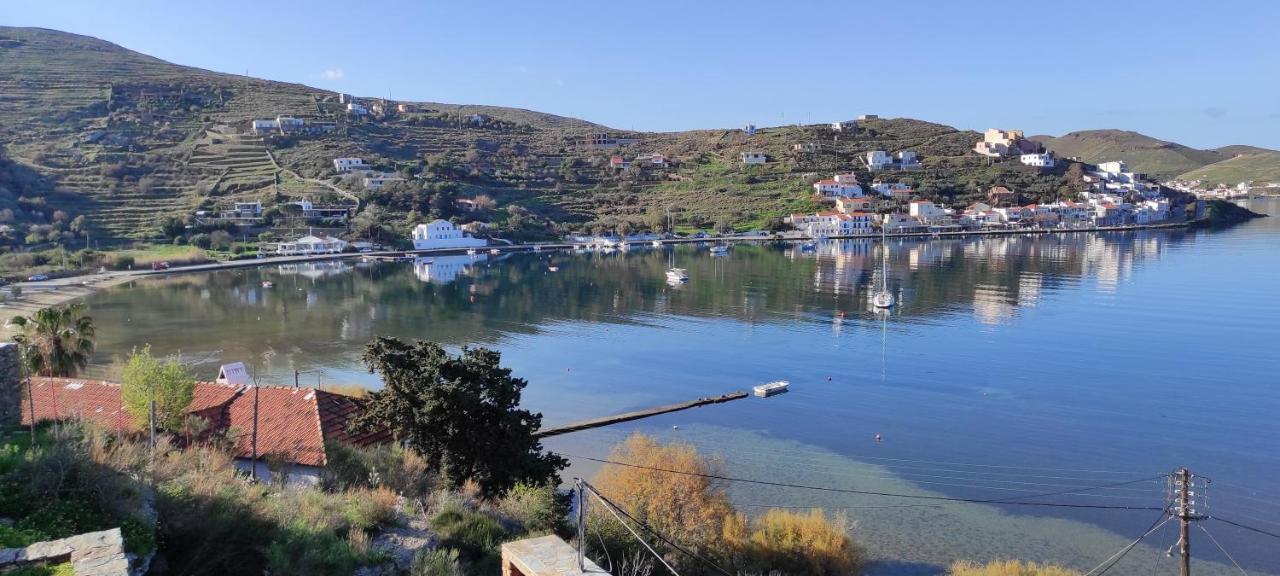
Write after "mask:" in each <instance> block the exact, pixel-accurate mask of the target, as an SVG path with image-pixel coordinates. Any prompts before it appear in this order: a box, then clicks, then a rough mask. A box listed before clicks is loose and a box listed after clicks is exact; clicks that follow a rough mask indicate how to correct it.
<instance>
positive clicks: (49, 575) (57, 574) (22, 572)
mask: <svg viewBox="0 0 1280 576" xmlns="http://www.w3.org/2000/svg"><path fill="white" fill-rule="evenodd" d="M4 576H76V571H75V569H74V568H72V566H71V563H70V562H66V563H63V564H58V565H56V566H23V567H21V568H17V569H14V570H10V571H8V572H5V573H4Z"/></svg>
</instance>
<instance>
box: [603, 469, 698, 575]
mask: <svg viewBox="0 0 1280 576" xmlns="http://www.w3.org/2000/svg"><path fill="white" fill-rule="evenodd" d="M582 485H583V486H588V484H587V483H586V482H583V483H582ZM590 492H591V494H592V495H593V496H595V497H596V498H597V499H598V500H600V502H601V503H603V504H604V507H605V509H607V510H608V511H609V512H610V513H611V514H613V517H614V518H617V519H618V523H619V524H621V525H622V527H623V528H626V529H627V532H630V533H631V535H632V536H635V537H636V541H638V542H640V544H641V545H642V546H644V547H645V548H646V549H648V550H649V553H650V554H653V557H654V558H657V559H658V562H661V563H662V565H663V566H665V567H666V568H667V570H669V571H670V572H671V573H672V574H673V575H674V576H680V573H679V572H676V569H675V568H672V567H671V565H670V564H667V561H666V560H665V559H663V558H662V555H661V554H659V553H658V551H657V550H654V549H653V546H650V545H649V542H648V541H646V540H645V539H644V538H642V537H641V536H640V535H639V534H637V533H636V531H635V530H633V529H632V528H631V525H630V524H627V523H626V522H625V521H623V520H622V517H621V516H619V515H618V512H617V511H616V510H614V509H613V505H612V504H610V503H609V501H608V500H605V499H604V497H602V496H600V494H599V493H597V492H596V491H595V490H594V489H592V490H590Z"/></svg>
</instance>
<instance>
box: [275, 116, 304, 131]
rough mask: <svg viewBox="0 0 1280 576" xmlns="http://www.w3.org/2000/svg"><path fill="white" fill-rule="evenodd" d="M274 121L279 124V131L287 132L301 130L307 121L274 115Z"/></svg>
mask: <svg viewBox="0 0 1280 576" xmlns="http://www.w3.org/2000/svg"><path fill="white" fill-rule="evenodd" d="M276 123H277V124H279V125H280V132H281V133H287V132H298V131H301V130H302V129H303V127H305V126H306V124H307V121H306V120H303V119H302V118H294V117H292V116H276Z"/></svg>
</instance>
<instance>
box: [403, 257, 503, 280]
mask: <svg viewBox="0 0 1280 576" xmlns="http://www.w3.org/2000/svg"><path fill="white" fill-rule="evenodd" d="M487 258H488V256H487V255H484V254H472V255H465V254H460V255H457V256H433V257H430V258H418V259H416V260H414V261H413V275H414V276H417V277H418V280H421V281H423V282H435V283H437V284H448V283H450V282H453V281H454V280H457V279H458V276H460V275H465V274H467V273H468V271H469V270H471V268H472V267H473V266H475V265H476V264H478V263H480V262H484V261H485V260H486V259H487Z"/></svg>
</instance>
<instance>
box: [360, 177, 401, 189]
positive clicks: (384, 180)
mask: <svg viewBox="0 0 1280 576" xmlns="http://www.w3.org/2000/svg"><path fill="white" fill-rule="evenodd" d="M403 181H404V178H401V177H399V176H396V175H395V174H392V173H382V174H369V175H367V176H365V177H364V187H365V188H368V189H370V190H381V189H382V187H383V186H386V185H387V184H389V183H391V182H403Z"/></svg>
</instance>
